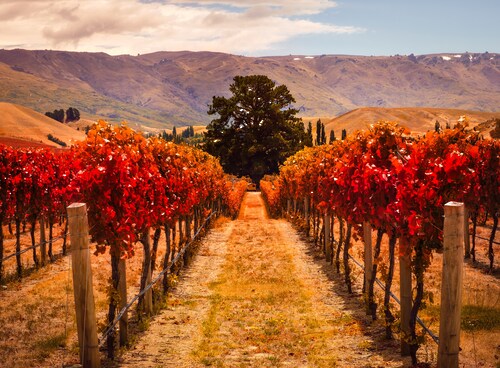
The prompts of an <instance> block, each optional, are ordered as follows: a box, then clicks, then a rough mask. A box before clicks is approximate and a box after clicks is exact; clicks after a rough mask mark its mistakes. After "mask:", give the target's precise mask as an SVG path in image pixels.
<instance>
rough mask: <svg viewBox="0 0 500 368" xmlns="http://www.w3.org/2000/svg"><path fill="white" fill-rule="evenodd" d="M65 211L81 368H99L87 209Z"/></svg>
mask: <svg viewBox="0 0 500 368" xmlns="http://www.w3.org/2000/svg"><path fill="white" fill-rule="evenodd" d="M67 210H68V221H69V233H70V240H71V263H72V268H73V289H74V293H75V309H76V325H77V329H78V343H79V346H80V362H81V364H82V366H83V367H84V368H95V367H100V365H101V363H100V360H99V346H98V340H97V324H96V318H95V304H94V292H93V284H92V269H91V267H90V250H89V238H88V236H89V225H88V220H87V206H86V205H85V203H73V204H71V205H70V206H69V207H68V208H67Z"/></svg>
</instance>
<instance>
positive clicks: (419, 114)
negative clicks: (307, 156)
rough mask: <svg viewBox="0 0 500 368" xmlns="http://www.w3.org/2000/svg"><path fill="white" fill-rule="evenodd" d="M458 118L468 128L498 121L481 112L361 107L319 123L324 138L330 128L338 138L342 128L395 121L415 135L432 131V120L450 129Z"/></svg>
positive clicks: (493, 114)
mask: <svg viewBox="0 0 500 368" xmlns="http://www.w3.org/2000/svg"><path fill="white" fill-rule="evenodd" d="M461 116H466V117H467V119H468V121H469V127H471V128H472V127H475V126H477V125H479V124H480V123H483V122H485V121H487V120H490V119H493V118H500V112H481V111H470V110H458V109H439V108H429V107H422V108H419V107H415V108H411V107H400V108H381V107H364V108H360V109H355V110H353V111H350V112H348V113H346V114H343V115H341V116H338V117H336V118H333V119H331V120H329V121H328V120H326V121H325V120H323V119H322V121H323V123H324V124H325V131H326V132H327V135H328V134H329V132H330V130H331V129H334V131H335V135H336V137H340V134H341V132H342V129H346V130H347V133H351V132H353V131H355V130H361V129H366V128H368V127H369V126H370V124H373V123H376V122H377V121H380V120H385V121H395V122H397V123H400V124H401V125H403V126H405V127H407V128H408V129H409V130H411V131H412V132H414V133H417V134H418V133H423V132H427V131H429V130H434V127H435V123H436V121H438V122H439V124H440V125H441V127H442V128H445V127H446V123H449V124H450V126H453V125H454V124H456V123H457V121H458V119H459V118H460V117H461Z"/></svg>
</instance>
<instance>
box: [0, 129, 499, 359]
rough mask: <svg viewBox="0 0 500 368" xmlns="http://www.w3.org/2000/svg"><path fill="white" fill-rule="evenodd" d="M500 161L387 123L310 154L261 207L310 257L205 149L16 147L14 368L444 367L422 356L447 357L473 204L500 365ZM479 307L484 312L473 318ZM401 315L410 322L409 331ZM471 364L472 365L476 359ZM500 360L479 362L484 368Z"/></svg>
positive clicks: (9, 167) (91, 140)
mask: <svg viewBox="0 0 500 368" xmlns="http://www.w3.org/2000/svg"><path fill="white" fill-rule="evenodd" d="M499 156H500V144H499V143H498V141H495V140H484V139H482V138H481V137H480V136H479V134H478V133H476V132H475V131H473V130H468V129H466V126H462V125H458V126H457V127H455V128H454V129H447V130H444V131H442V132H439V133H438V132H429V133H427V134H426V135H425V136H422V137H415V136H412V135H410V134H408V132H406V131H405V130H404V129H403V128H401V127H399V126H398V125H396V124H393V123H388V122H381V123H378V124H376V125H374V126H373V127H371V129H370V130H368V131H364V132H357V133H355V134H353V135H351V136H348V137H347V138H346V139H345V140H342V141H335V142H333V143H332V144H329V145H323V146H317V147H312V148H306V149H304V150H303V151H300V152H298V153H297V154H295V155H294V156H292V157H290V158H289V159H288V160H287V161H286V162H285V164H284V165H283V166H282V167H281V168H280V173H279V175H278V176H273V177H271V176H269V177H265V178H264V180H262V181H261V182H260V190H261V194H262V198H263V199H264V202H265V204H266V207H267V211H268V213H269V214H270V215H271V216H272V217H275V218H277V217H285V218H286V219H287V220H288V221H290V222H291V223H293V225H294V226H295V227H296V228H297V229H298V230H300V231H301V232H303V233H304V234H305V235H306V238H307V239H309V241H308V242H309V244H310V245H312V248H311V249H312V252H313V253H312V254H314V255H315V256H313V257H309V255H310V254H306V253H307V252H308V250H305V248H303V245H302V244H303V243H302V240H301V239H299V236H298V235H297V234H294V233H293V229H292V227H291V225H290V224H289V223H288V222H286V221H285V220H274V219H270V218H268V217H267V216H266V215H265V213H264V212H265V211H264V207H263V205H261V203H262V199H260V197H259V193H250V194H249V195H246V196H245V192H246V190H247V188H248V182H247V181H246V180H243V179H238V178H235V177H231V176H228V175H226V174H224V172H223V170H222V168H221V166H220V164H219V162H218V160H217V159H215V158H214V157H212V156H210V155H208V154H206V153H204V152H202V151H200V150H198V149H196V148H192V147H189V146H186V145H177V144H174V143H172V142H166V141H164V140H161V139H158V138H148V139H146V138H144V137H143V136H142V135H141V134H138V133H137V132H135V131H133V130H132V129H130V128H128V127H127V126H118V127H114V126H111V125H108V124H107V123H105V122H103V121H101V122H99V123H98V124H96V125H95V126H94V127H93V128H92V129H91V130H90V131H89V134H88V136H87V139H86V140H85V141H83V142H81V143H79V144H77V145H75V146H73V147H71V148H69V149H64V150H57V151H53V150H47V149H30V148H19V149H14V148H11V147H7V146H3V145H0V222H1V226H0V284H1V285H2V288H3V289H2V290H0V295H2V298H3V300H2V302H1V303H0V324H2V325H3V326H4V327H3V328H2V331H1V332H2V333H1V334H0V351H1V352H2V354H0V365H1V366H3V365H5V366H26V367H39V366H61V364H62V365H63V366H70V365H72V364H73V363H75V361H76V358H75V356H78V354H80V360H81V361H82V362H83V365H84V366H97V365H95V363H94V362H92V361H91V357H92V356H94V358H95V359H97V361H99V360H101V359H102V357H101V353H102V354H104V353H105V354H106V355H107V357H108V358H109V359H108V360H106V361H105V364H106V366H108V365H109V366H113V367H114V366H124V367H127V366H131V367H132V366H137V364H142V363H141V362H142V359H145V360H147V361H148V362H149V363H148V364H150V365H147V366H162V365H161V364H160V363H158V362H160V361H161V362H176V363H171V364H172V365H168V364H167V363H165V364H166V365H165V366H186V367H191V366H200V365H205V366H207V365H208V366H210V365H216V366H238V364H243V365H245V364H247V366H252V364H254V365H253V366H279V365H280V364H281V363H282V364H283V365H291V366H300V365H301V364H302V365H303V364H306V363H307V364H310V365H311V366H325V367H326V366H328V367H331V366H359V364H361V362H364V359H369V360H370V362H371V363H370V364H372V363H373V364H374V366H381V365H384V366H387V367H396V366H400V365H399V364H400V362H401V361H402V360H401V358H400V357H399V351H398V350H399V349H398V348H397V347H395V345H394V342H395V341H398V340H400V341H401V347H400V348H401V353H402V354H403V355H405V354H407V355H410V356H411V359H412V363H413V364H414V365H416V364H417V363H418V362H417V357H418V359H419V360H421V361H424V362H434V361H435V357H433V356H432V354H435V353H428V351H427V349H428V345H427V342H425V341H426V340H431V343H432V344H434V342H433V341H432V340H434V341H436V342H437V341H438V340H439V339H440V338H441V336H439V335H440V334H438V331H439V330H437V327H436V321H437V320H438V319H439V312H440V306H439V305H438V304H437V303H436V301H435V299H437V298H438V296H439V294H440V291H439V286H440V285H441V284H442V283H444V276H443V278H442V277H441V273H442V272H443V267H442V266H441V265H438V264H437V263H442V258H443V257H444V253H443V248H444V246H443V242H445V243H446V236H445V233H446V226H445V222H446V219H447V218H446V217H445V208H448V207H447V204H448V206H449V202H451V201H456V202H463V203H464V204H465V216H464V217H463V218H462V220H461V223H462V227H463V229H464V231H465V234H463V235H461V237H462V239H464V243H465V257H466V258H467V259H469V261H468V262H469V265H471V267H469V265H467V267H468V268H467V271H463V273H467V275H466V276H464V278H465V282H464V289H465V291H464V297H463V299H464V300H467V303H466V304H467V305H466V307H467V308H463V312H462V329H466V330H468V331H472V333H473V335H472V339H474V338H476V339H477V341H476V340H473V341H472V344H474V347H473V349H474V350H473V351H474V354H476V345H475V344H477V345H480V344H482V345H484V346H487V347H486V348H485V349H489V350H488V353H487V354H489V355H494V354H496V353H495V352H492V349H493V350H494V349H495V348H496V349H498V348H497V347H496V345H495V339H496V338H495V336H497V333H498V328H499V326H500V321H499V320H498V303H499V300H500V299H498V296H499V295H500V289H499V287H498V282H497V281H496V278H497V276H496V275H497V271H498V267H499V262H498V259H497V258H498V257H497V258H495V246H496V245H498V238H497V237H496V234H497V232H498V231H497V228H498V216H499V203H500V187H499V182H498V178H499V177H500V168H499ZM242 202H243V204H244V205H243V207H242V209H241V212H240V206H241V205H242ZM84 204H85V205H84ZM220 215H223V216H222V217H220ZM229 218H231V219H236V218H237V220H236V221H229ZM82 220H83V221H82ZM77 223H78V224H80V225H81V226H80V225H76V224H77ZM87 225H88V226H87ZM464 225H465V226H464ZM208 228H211V229H212V230H211V232H210V235H208V237H207V238H206V239H209V240H208V241H209V242H212V243H216V244H205V245H204V248H203V250H202V255H201V258H202V261H201V266H198V267H196V266H195V267H194V271H193V272H194V274H193V275H191V276H190V277H191V278H192V279H189V278H188V282H187V283H186V284H185V286H186V287H187V289H186V290H188V291H189V290H190V288H191V289H192V290H191V293H192V294H189V295H184V294H183V292H180V293H179V292H177V294H174V296H173V297H172V293H175V289H176V288H175V286H176V285H177V283H178V281H179V278H180V277H182V275H183V273H184V272H190V269H189V268H187V269H186V267H185V266H187V265H188V264H190V263H191V259H192V257H193V255H194V253H195V251H196V248H197V247H198V246H199V244H200V242H199V241H198V240H199V239H200V238H202V237H203V236H204V235H206V234H207V229H208ZM89 241H90V242H91V243H92V244H91V245H90V249H92V252H93V253H94V255H93V256H92V257H91V258H92V260H91V262H90V263H91V264H90V265H88V266H86V267H88V268H82V269H80V268H79V266H77V264H76V263H75V259H77V257H80V256H81V254H82V252H83V251H87V252H88V249H89V245H88V243H89ZM309 251H310V250H309ZM226 253H227V254H226ZM69 254H70V255H71V258H72V264H71V266H70V260H69V258H70V257H66V255H69ZM318 254H321V256H320V257H318V256H317V255H318ZM83 257H85V255H83ZM88 258H90V255H89V257H88ZM317 259H321V261H317ZM398 260H399V262H398ZM197 261H198V260H197ZM313 261H314V262H316V263H318V262H319V264H321V270H317V269H316V266H315V265H314V264H313ZM438 261H439V262H438ZM195 263H196V262H195ZM473 267H474V269H473V271H471V270H472V268H473ZM71 269H72V271H73V283H74V284H73V285H74V286H73V287H71V285H70V282H69V279H70V278H71V276H70V273H71V272H70V271H71ZM465 269H466V268H465V267H464V270H465ZM78 270H79V271H78ZM181 271H182V272H181ZM191 271H192V270H191ZM91 274H93V282H92V277H89V275H91ZM398 274H399V275H400V279H399V282H398V280H397V277H396V275H398ZM471 275H473V277H472V276H471ZM478 275H479V276H478ZM405 280H406V281H405ZM184 282H185V280H183V283H184ZM340 282H342V283H343V284H344V285H342V286H341V287H339V285H340ZM408 283H409V284H408ZM88 285H90V287H89V286H88ZM183 285H184V284H183ZM183 285H180V289H182V288H183V287H184V286H183ZM200 288H201V289H203V288H204V289H203V290H204V291H203V293H205V294H206V295H208V296H206V297H205V298H200V296H199V295H198V293H200V290H201V289H200ZM72 289H74V290H73V291H74V293H75V299H74V301H73V300H72V296H71V297H70V295H69V294H71V291H72ZM79 289H81V292H83V295H84V299H87V298H88V299H92V304H93V303H94V302H93V300H94V299H95V314H96V319H97V321H93V323H94V328H95V326H97V328H96V330H97V331H94V335H95V340H92V339H90V340H89V338H90V337H89V336H83V337H82V336H78V338H77V335H79V334H80V333H81V332H80V328H79V327H78V328H77V326H76V325H79V324H81V323H83V324H85V323H90V322H91V321H89V320H88V319H87V317H84V318H83V319H84V321H83V322H82V321H77V320H78V318H81V317H78V315H79V312H78V308H79V307H81V306H82V305H84V306H85V307H84V309H85V310H87V304H85V303H87V302H85V303H82V302H81V300H79V297H78V296H77V295H78V293H79ZM332 289H333V290H334V292H332ZM89 290H90V292H91V293H92V290H93V293H94V294H93V295H91V297H89V295H88V294H87V293H88V292H89ZM343 290H345V291H343ZM478 293H479V295H480V296H479V297H478ZM132 295H133V296H132ZM167 296H168V297H167ZM358 296H360V298H357V297H358ZM398 296H399V297H398ZM4 297H5V298H4ZM478 298H479V299H481V298H482V303H483V304H481V305H479V306H478V305H472V304H473V303H470V300H471V299H475V300H476V301H477V299H478ZM359 300H361V302H360V301H359ZM45 301H49V302H48V303H45ZM399 302H401V305H403V304H405V303H406V304H407V303H408V302H409V305H410V307H409V309H407V312H408V315H407V316H406V317H404V316H403V313H404V312H403V307H401V309H400V308H398V307H397V304H398V303H399ZM360 303H363V304H364V305H363V306H364V308H363V309H362V308H359V307H360V305H361V304H360ZM464 303H465V302H464ZM346 305H347V306H348V307H346ZM132 306H135V307H134V308H133V309H132ZM475 307H481V308H479V309H477V308H476V309H474V308H475ZM75 308H76V310H77V313H76V317H75V315H74V313H73V310H74V309H75ZM93 308H94V305H92V309H93ZM471 308H472V309H471ZM356 309H359V310H360V311H361V313H359V311H356ZM353 311H354V312H353ZM85 313H87V311H85ZM161 313H166V314H161ZM360 314H361V315H362V316H360ZM160 315H161V318H159V319H158V320H156V321H155V319H154V318H153V316H160ZM165 316H166V317H165ZM405 318H406V319H407V321H408V325H407V326H406V325H405V323H404V322H403V320H406V319H405ZM129 319H130V320H129ZM150 326H151V327H152V328H151V330H153V331H152V332H151V333H149V332H148V328H149V327H150ZM89 330H91V329H89ZM85 331H87V330H85ZM200 331H201V332H200ZM474 331H481V332H482V335H479V334H478V335H474ZM77 332H78V333H77ZM198 335H200V336H198ZM179 336H182V341H181V340H179V339H180V337H179ZM425 336H428V337H430V338H426V337H425ZM395 337H397V338H398V340H395V339H394V338H395ZM86 339H87V340H86ZM82 341H86V342H85V343H83V344H82ZM138 341H139V342H138ZM157 341H158V346H156V344H157ZM165 341H167V342H165ZM176 341H178V344H177V342H176ZM193 341H197V343H199V344H198V345H196V344H195V343H194V342H193ZM160 342H161V344H160ZM398 343H399V342H398ZM162 344H166V345H162ZM137 346H140V348H139V349H143V350H144V352H137V351H134V350H133V349H137ZM165 346H166V347H165ZM466 346H467V347H466ZM126 347H129V348H130V347H132V350H131V351H128V352H125V353H124V351H123V350H122V349H121V348H126ZM421 347H425V353H423V352H422V350H423V349H421ZM461 347H464V349H465V350H467V353H468V352H469V350H470V349H469V342H467V345H463V346H462V345H461ZM156 348H157V349H158V350H159V351H156V352H155V354H157V355H156V356H154V355H153V354H152V353H151V351H153V350H154V349H156ZM117 349H120V350H119V351H117ZM167 350H168V352H169V354H170V355H172V354H174V353H172V352H173V351H174V352H176V350H179V352H176V353H177V354H180V355H179V356H174V357H172V356H170V355H169V354H167V353H165V352H166V351H167ZM429 350H430V351H433V350H432V349H429ZM342 351H345V353H342ZM182 354H184V355H182ZM429 354H430V355H431V356H429ZM358 355H359V357H358ZM489 355H488V357H484V356H483V355H482V352H481V353H478V356H479V358H478V359H479V360H480V361H481V363H479V365H478V363H477V362H476V363H475V365H476V366H481V364H483V363H482V361H484V360H488V359H489V360H488V363H489V362H490V361H491V357H489ZM250 358H251V359H253V360H251V359H250ZM248 359H250V360H248ZM406 359H409V358H406ZM474 359H476V357H475V355H474ZM495 359H496V360H497V361H498V358H495ZM472 361H473V360H472V358H469V357H467V359H466V362H467V363H468V364H470V363H471V362H472ZM14 362H15V363H14ZM112 362H115V363H116V364H117V365H113V364H115V363H112ZM249 362H251V363H249ZM279 362H281V363H279ZM305 362H306V363H305ZM144 364H145V363H144ZM169 364H170V363H169ZM367 364H368V363H367ZM483 365H484V364H483ZM145 366H146V365H145Z"/></svg>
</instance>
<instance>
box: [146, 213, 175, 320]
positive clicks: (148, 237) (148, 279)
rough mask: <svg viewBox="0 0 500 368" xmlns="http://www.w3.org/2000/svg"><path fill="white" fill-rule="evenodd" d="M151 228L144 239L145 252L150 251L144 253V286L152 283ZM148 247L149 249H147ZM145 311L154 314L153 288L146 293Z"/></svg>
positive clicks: (147, 230) (149, 314)
mask: <svg viewBox="0 0 500 368" xmlns="http://www.w3.org/2000/svg"><path fill="white" fill-rule="evenodd" d="M180 227H182V223H180ZM150 230H151V229H150V228H149V227H148V228H147V229H146V234H145V235H144V239H143V241H144V242H146V243H145V244H143V245H144V253H146V252H148V253H149V255H147V256H146V254H145V255H144V256H145V257H144V263H143V267H144V268H145V270H144V271H145V272H146V282H145V284H144V286H145V287H146V286H147V285H149V284H150V283H151V257H150V256H151V253H150V252H151V235H150ZM146 249H147V250H146ZM144 313H146V314H147V315H148V316H151V315H153V290H152V289H149V290H148V291H146V292H145V293H144Z"/></svg>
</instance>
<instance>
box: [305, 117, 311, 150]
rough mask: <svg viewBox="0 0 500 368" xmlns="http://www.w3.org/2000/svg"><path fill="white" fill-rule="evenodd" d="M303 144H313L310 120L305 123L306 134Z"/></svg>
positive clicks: (309, 145)
mask: <svg viewBox="0 0 500 368" xmlns="http://www.w3.org/2000/svg"><path fill="white" fill-rule="evenodd" d="M305 145H306V146H307V147H312V146H313V133H312V124H311V122H310V121H309V123H308V124H307V135H306V141H305Z"/></svg>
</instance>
